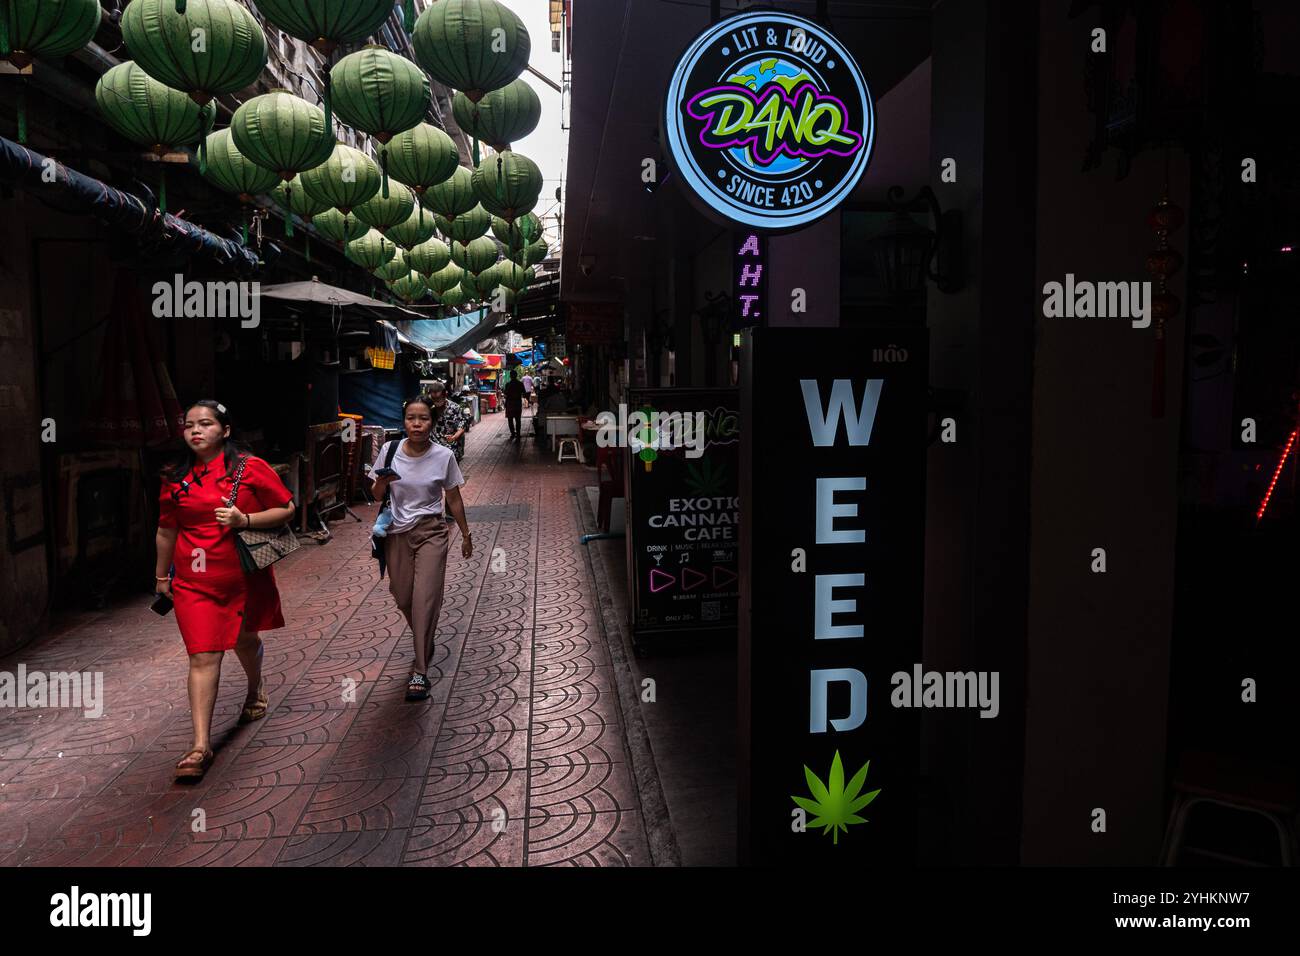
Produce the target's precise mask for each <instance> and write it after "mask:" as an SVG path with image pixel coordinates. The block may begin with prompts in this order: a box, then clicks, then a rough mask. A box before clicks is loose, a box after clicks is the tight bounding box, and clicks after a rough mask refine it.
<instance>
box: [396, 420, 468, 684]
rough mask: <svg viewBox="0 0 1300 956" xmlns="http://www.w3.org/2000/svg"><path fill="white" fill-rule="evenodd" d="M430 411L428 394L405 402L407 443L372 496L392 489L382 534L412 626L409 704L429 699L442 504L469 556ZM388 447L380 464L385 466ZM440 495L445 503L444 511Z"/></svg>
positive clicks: (439, 589)
mask: <svg viewBox="0 0 1300 956" xmlns="http://www.w3.org/2000/svg"><path fill="white" fill-rule="evenodd" d="M435 417H436V415H435V411H434V409H433V407H432V405H431V402H430V399H429V398H428V397H427V396H424V395H422V396H419V397H418V398H412V399H408V400H407V401H406V402H405V404H403V406H402V423H403V425H404V427H405V429H406V438H405V440H403V439H397V447H396V449H395V450H394V451H393V457H392V470H393V472H394V473H395V474H393V475H389V476H380V477H374V478H373V479H372V480H373V482H374V484H373V485H372V489H371V491H372V494H374V495H375V497H376V498H382V497H383V495H384V492H385V491H388V492H389V509H390V512H391V515H392V521H391V523H390V524H389V526H388V529H387V533H386V535H385V537H384V539H383V540H384V561H385V563H386V565H387V568H388V588H389V591H390V592H391V593H392V595H393V599H394V601H396V602H397V607H398V609H399V610H400V611H401V612H402V616H403V617H404V618H406V623H407V624H408V625H410V628H411V636H412V640H413V641H414V644H415V660H414V661H413V662H412V664H411V678H410V681H409V682H408V683H407V687H406V699H407V700H412V701H415V700H427V699H428V697H429V688H430V686H431V685H430V682H429V678H428V671H429V661H430V660H432V658H433V651H434V638H435V636H436V634H437V630H438V618H439V616H440V615H441V613H442V600H443V588H444V585H445V581H446V575H447V549H448V546H449V542H450V539H451V532H450V530H449V529H448V528H447V522H446V521H445V520H444V507H445V509H446V512H450V514H451V516H452V518H453V519H454V520H455V522H456V524H457V526H458V527H459V528H460V536H461V546H460V553H461V556H462V557H465V558H469V557H472V556H473V554H474V545H473V541H472V539H471V538H470V533H469V524H468V523H467V522H466V520H465V505H464V503H463V502H462V500H461V496H460V486H461V485H463V484H464V483H465V479H464V477H463V476H462V475H461V472H460V467H459V466H458V465H457V464H456V456H455V455H453V454H452V453H451V451H450V449H448V448H447V446H446V445H444V444H440V443H438V442H436V441H434V440H433V433H434V420H435ZM392 444H393V442H388V443H386V444H385V445H384V447H383V448H381V449H380V452H379V457H378V459H377V461H378V462H380V463H381V464H382V463H383V462H386V461H388V460H389V459H388V452H389V446H390V445H392ZM444 497H445V506H444Z"/></svg>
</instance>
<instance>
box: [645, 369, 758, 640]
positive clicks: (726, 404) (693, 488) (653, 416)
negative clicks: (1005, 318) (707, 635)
mask: <svg viewBox="0 0 1300 956" xmlns="http://www.w3.org/2000/svg"><path fill="white" fill-rule="evenodd" d="M739 406H740V402H739V394H738V392H737V391H736V389H734V388H633V389H631V390H630V395H629V399H628V416H627V417H628V419H629V421H628V422H627V423H626V433H627V435H628V439H627V447H626V448H625V450H624V473H625V474H626V475H627V502H626V505H627V511H626V514H627V519H626V520H627V554H628V560H627V567H628V594H629V595H630V596H631V598H632V601H631V608H630V612H631V617H632V620H631V622H630V623H631V626H632V630H633V634H634V636H638V637H639V636H640V635H643V634H647V633H652V632H656V631H659V632H663V631H695V630H710V629H714V628H727V629H733V630H734V628H735V626H736V603H737V599H738V596H739V593H740V592H739V582H738V580H737V558H738V553H737V549H738V546H739V543H740V541H739V525H740V502H739V498H738V489H739V474H738V467H737V466H738V464H739V456H740V407H739ZM637 413H640V414H642V415H644V416H646V419H647V420H648V424H645V425H642V424H641V423H640V422H639V421H633V420H632V416H633V415H635V414H637Z"/></svg>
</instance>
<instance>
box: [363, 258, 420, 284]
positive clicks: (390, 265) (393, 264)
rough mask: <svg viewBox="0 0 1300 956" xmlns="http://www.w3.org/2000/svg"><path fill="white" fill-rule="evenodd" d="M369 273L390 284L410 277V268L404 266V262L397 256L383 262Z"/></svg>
mask: <svg viewBox="0 0 1300 956" xmlns="http://www.w3.org/2000/svg"><path fill="white" fill-rule="evenodd" d="M371 272H373V273H374V274H375V275H376V276H378V277H379V278H381V279H383V280H384V281H385V282H392V281H393V280H394V279H400V278H402V277H403V276H406V275H410V273H411V267H410V266H408V265H407V264H406V261H405V260H404V259H403V258H402V257H401V256H400V255H397V256H393V258H392V259H390V260H389V261H387V262H385V263H384V264H383V265H382V266H380V267H379V268H378V269H372V270H371Z"/></svg>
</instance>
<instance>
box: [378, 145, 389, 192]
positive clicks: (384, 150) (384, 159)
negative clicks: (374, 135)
mask: <svg viewBox="0 0 1300 956" xmlns="http://www.w3.org/2000/svg"><path fill="white" fill-rule="evenodd" d="M379 166H380V168H381V169H383V171H384V198H385V199H387V198H388V147H387V146H386V145H385V146H382V147H381V148H380V150H379Z"/></svg>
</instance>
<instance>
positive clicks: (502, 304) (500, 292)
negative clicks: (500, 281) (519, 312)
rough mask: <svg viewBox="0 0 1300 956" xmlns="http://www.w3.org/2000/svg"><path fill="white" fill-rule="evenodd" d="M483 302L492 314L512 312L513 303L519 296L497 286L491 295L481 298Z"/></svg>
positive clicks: (503, 287) (501, 286)
mask: <svg viewBox="0 0 1300 956" xmlns="http://www.w3.org/2000/svg"><path fill="white" fill-rule="evenodd" d="M483 300H484V301H485V302H486V303H487V306H488V308H489V309H491V310H492V311H493V312H510V311H513V310H514V307H515V303H516V302H518V301H519V296H518V295H516V294H515V293H514V292H511V291H510V290H509V289H507V288H506V287H505V286H503V285H498V286H497V287H496V288H495V289H493V290H492V291H491V293H489V294H488V295H485V296H483Z"/></svg>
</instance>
